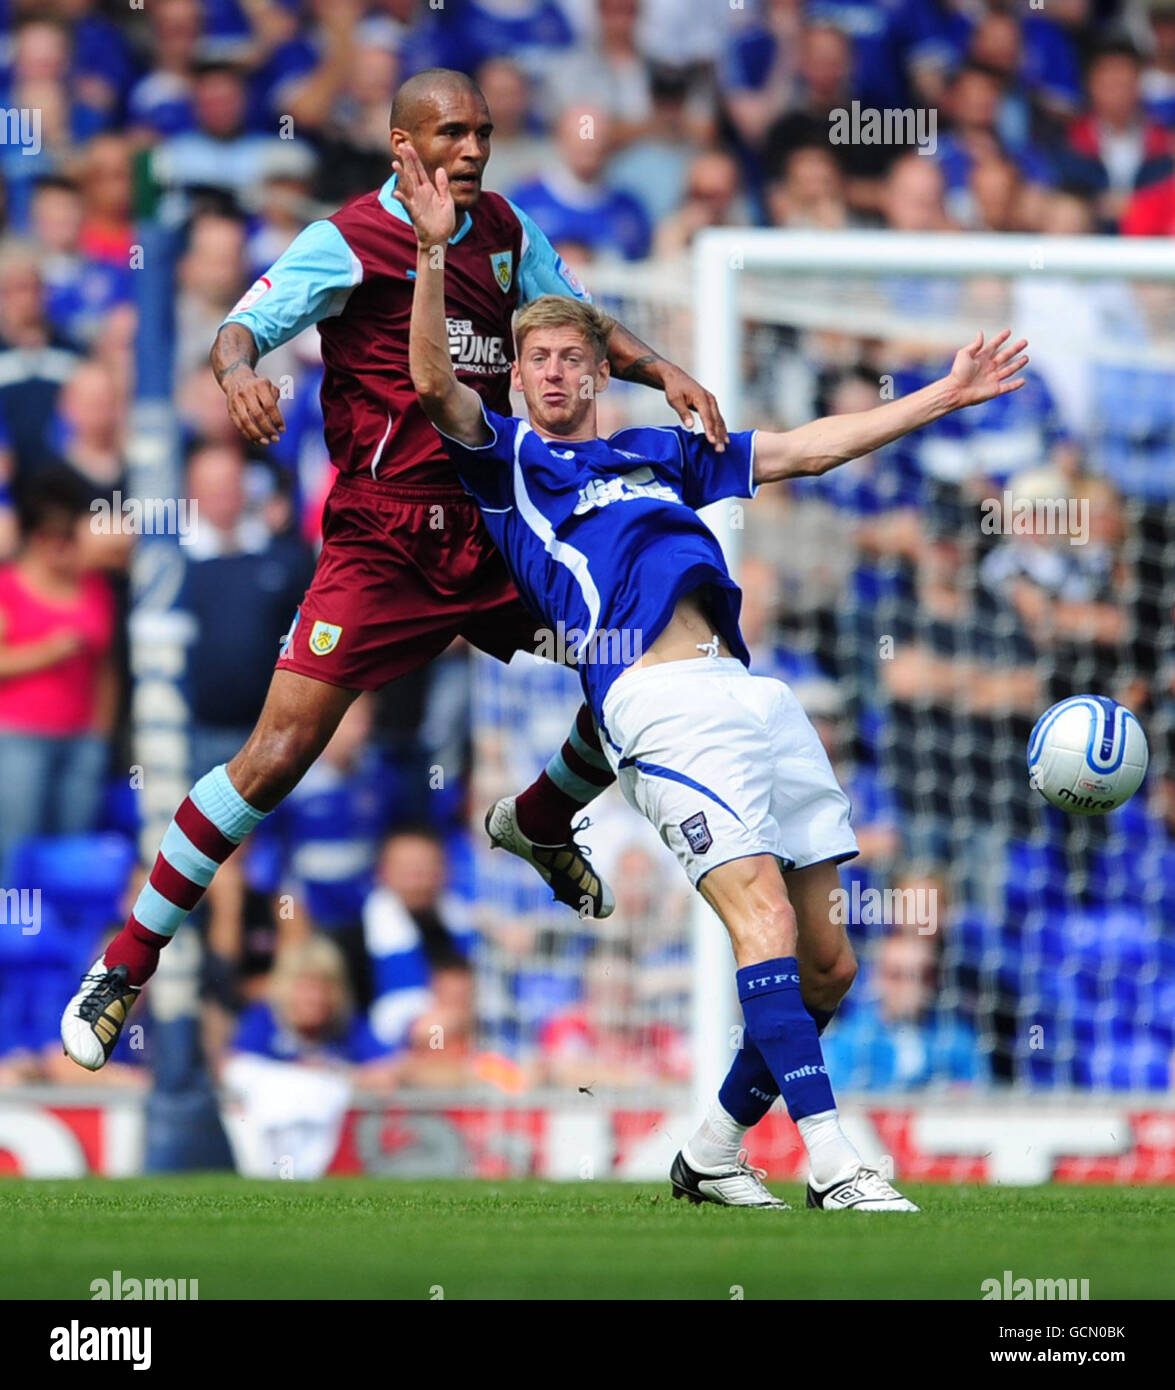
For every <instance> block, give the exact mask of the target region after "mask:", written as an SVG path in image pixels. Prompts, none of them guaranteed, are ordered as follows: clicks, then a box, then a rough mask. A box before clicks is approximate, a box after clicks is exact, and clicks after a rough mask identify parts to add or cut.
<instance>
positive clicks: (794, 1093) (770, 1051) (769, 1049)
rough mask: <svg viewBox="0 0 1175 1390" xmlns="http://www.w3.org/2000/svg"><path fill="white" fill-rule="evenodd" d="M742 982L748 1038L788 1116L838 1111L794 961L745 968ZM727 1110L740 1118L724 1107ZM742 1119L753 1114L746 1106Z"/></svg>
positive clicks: (780, 960) (740, 992) (797, 1117)
mask: <svg viewBox="0 0 1175 1390" xmlns="http://www.w3.org/2000/svg"><path fill="white" fill-rule="evenodd" d="M737 979H738V997H739V999H740V1000H741V1002H742V1006H743V1017H744V1019H745V1020H746V1025H747V1037H748V1038H749V1039H750V1040H751V1042H753V1043H754V1044H755V1047H756V1049H757V1051H758V1054H759V1056H760V1058H761V1059H762V1061H763V1062H764V1063H766V1065H767V1067H768V1068H769V1069H770V1072H771V1075H772V1077H773V1078H774V1081H775V1087H774V1089H775V1090H777V1091H779V1092H780V1093H781V1094H782V1095H783V1099H784V1103H785V1104H786V1105H787V1110H788V1114H789V1115H790V1116H791V1117H792V1119H793V1120H801V1119H803V1118H804V1117H805V1116H807V1115H818V1114H821V1113H823V1112H824V1111H827V1110H835V1109H836V1101H835V1100H834V1099H833V1095H832V1085H831V1083H830V1082H829V1080H828V1072H827V1069H826V1068H825V1066H824V1054H823V1052H822V1051H821V1048H820V1035H819V1033H818V1032H817V1028H816V1021H815V1019H814V1018H813V1017H812V1015H811V1014H810V1013H809V1012H808V1010H807V1009H806V1008H805V1007H804V1001H803V999H802V998H801V997H800V970H799V965H798V963H797V961H796V959H795V957H794V956H778V957H776V958H775V959H774V960H766V961H763V962H761V963H760V964H758V965H745V966H743V968H742V969H741V970H739V972H738V975H737ZM744 1051H745V1048H744ZM737 1065H738V1063H737V1059H736V1066H737ZM732 1070H733V1068H732ZM728 1080H729V1078H728ZM724 1089H725V1087H724ZM723 1105H724V1106H725V1108H726V1109H727V1110H728V1111H730V1113H731V1114H732V1115H734V1114H735V1112H734V1111H732V1110H730V1106H729V1105H727V1104H726V1102H725V1101H723ZM743 1113H744V1114H746V1113H749V1111H747V1109H746V1107H745V1105H744V1108H743ZM763 1113H766V1112H765V1111H764V1112H763ZM735 1118H739V1117H738V1116H737V1115H735ZM760 1118H761V1116H760Z"/></svg>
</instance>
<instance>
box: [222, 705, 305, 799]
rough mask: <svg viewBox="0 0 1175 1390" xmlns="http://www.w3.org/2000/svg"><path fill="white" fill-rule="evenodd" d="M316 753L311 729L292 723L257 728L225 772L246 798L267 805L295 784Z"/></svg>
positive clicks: (285, 793)
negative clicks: (276, 726)
mask: <svg viewBox="0 0 1175 1390" xmlns="http://www.w3.org/2000/svg"><path fill="white" fill-rule="evenodd" d="M317 756H318V748H317V740H316V739H315V738H314V736H313V731H311V730H308V729H305V728H299V727H298V726H296V725H288V726H284V727H279V728H268V729H258V730H256V731H255V732H254V734H253V736H252V737H251V738H250V739H249V741H248V743H246V744H245V746H244V748H242V749H241V751H240V753H238V754H237V757H236V758H235V759H234V760H233V762H232V763H231V764H230V765H229V775H230V777H232V780H233V784H234V785H235V786H236V787H237V788H238V789H239V790H240V792H241V795H242V796H243V797H244V798H245V800H246V801H248V802H250V803H251V804H253V805H256V806H261V807H267V806H268V805H269V804H272V803H276V802H277V801H280V800H281V798H282V797H284V796H286V795H287V794H288V793H289V792H291V791H292V790H293V789H294V787H295V786H297V784H298V782H299V781H300V780H301V778H302V775H303V773H305V771H306V769H307V768H308V767H309V766H310V764H311V763H312V762H313V761H314V759H315V758H316V757H317Z"/></svg>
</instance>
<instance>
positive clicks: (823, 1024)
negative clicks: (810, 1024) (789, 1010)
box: [804, 1004, 836, 1038]
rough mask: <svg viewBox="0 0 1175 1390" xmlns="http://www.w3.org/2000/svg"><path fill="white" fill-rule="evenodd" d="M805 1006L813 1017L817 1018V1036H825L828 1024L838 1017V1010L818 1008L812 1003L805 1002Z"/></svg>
mask: <svg viewBox="0 0 1175 1390" xmlns="http://www.w3.org/2000/svg"><path fill="white" fill-rule="evenodd" d="M804 1008H805V1009H807V1010H808V1012H809V1013H810V1014H811V1015H812V1017H813V1019H815V1021H816V1035H817V1037H821V1038H822V1037H823V1036H824V1030H825V1028H827V1027H828V1025H829V1024H830V1023H831V1022H832V1020H833V1019H834V1018H835V1017H836V1010H835V1009H817V1008H815V1007H814V1006H813V1005H811V1004H805V1005H804Z"/></svg>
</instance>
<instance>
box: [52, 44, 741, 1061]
mask: <svg viewBox="0 0 1175 1390" xmlns="http://www.w3.org/2000/svg"><path fill="white" fill-rule="evenodd" d="M491 131H492V125H491V121H490V113H489V111H488V109H487V107H486V102H485V98H484V97H483V96H482V94H481V92H480V90H479V89H478V87H477V86H476V84H475V83H474V82H473V81H472V80H471V79H470V78H468V77H466V76H465V75H464V74H462V73H459V72H453V71H450V70H448V69H433V70H430V71H427V72H423V73H419V74H417V75H416V76H415V77H413V78H411V79H409V81H407V82H405V83H404V84H403V86H402V87H401V88H400V89H399V91H398V92H397V94H396V98H395V102H394V104H393V106H392V112H391V146H392V152H393V154H398V153H399V152H400V151H401V150H402V149H404V148H405V147H406V146H409V145H410V146H411V147H412V148H413V149H415V150H416V151H417V153H418V155H419V158H420V159H421V160H422V161H423V163H424V165H425V167H426V168H428V169H429V170H430V172H431V171H433V170H441V171H443V172H444V174H445V175H446V176H447V178H448V180H449V187H450V189H451V196H452V200H453V202H454V205H455V207H456V209H457V215H458V221H457V224H456V225H455V227H454V229H453V233H452V238H451V240H450V244H449V246H448V248H447V251H448V257H449V267H450V270H449V298H448V303H447V305H446V311H447V315H448V324H447V334H448V343H449V349H450V351H451V352H452V355H453V360H454V363H455V364H456V368H457V371H458V372H459V373H460V375H461V378H462V380H464V381H465V382H468V383H469V385H470V386H471V387H472V388H473V389H474V390H475V391H476V392H477V393H478V395H479V397H484V399H485V401H486V403H487V404H488V405H489V406H490V407H492V408H494V409H496V410H508V409H509V384H510V363H511V359H512V357H513V337H512V333H511V320H512V316H513V314H514V311H515V309H516V308H518V306H519V305H521V304H525V303H527V302H528V301H530V300H532V299H535V298H537V297H538V296H539V295H543V294H551V293H553V294H560V295H566V296H568V297H570V298H572V299H576V300H582V301H586V300H587V299H588V297H589V296H588V294H587V291H586V290H585V289H584V288H583V286H582V285H580V283H579V281H578V280H577V279H576V277H575V276H574V275H573V274H572V273H571V271H570V270H568V268H567V267H566V266H565V265H564V264H563V261H562V260H561V259H560V257H559V256H558V255H556V253H555V251H554V250H553V248H552V247H551V245H550V243H549V242H548V241H547V239H546V237H545V236H544V235H543V233H542V232H541V231H540V230H539V228H538V227H537V226H536V225H535V224H534V222H532V221H531V219H530V218H529V217H527V216H526V215H525V214H524V213H522V212H521V211H520V210H519V209H517V208H515V207H514V206H513V205H512V204H511V203H510V202H508V201H507V200H506V199H505V198H503V197H501V196H500V195H499V194H497V193H490V192H485V191H483V189H482V176H483V173H484V170H485V166H486V161H487V160H488V158H489V153H490V134H491ZM395 186H396V178H395V176H394V175H393V176H392V177H391V178H390V179H389V180H388V182H387V183H385V184H384V185H383V187H381V188H379V189H376V190H374V191H373V192H370V193H367V194H364V195H363V196H361V197H359V198H357V199H355V200H354V201H353V202H350V203H348V204H347V205H346V206H345V207H343V208H342V209H341V210H340V211H339V212H337V213H335V214H334V216H333V217H329V218H326V219H325V220H323V221H320V222H314V223H311V224H310V226H308V227H307V228H306V229H305V230H304V231H303V232H302V233H301V234H300V235H299V236H298V237H296V238H295V240H294V241H293V243H292V244H291V246H290V247H289V249H288V250H287V251H286V252H285V254H284V255H282V256H281V257H279V259H278V260H277V261H276V262H275V264H274V265H273V266H272V268H271V269H270V270H269V271H268V272H267V273H266V274H265V275H263V276H262V277H261V278H260V279H259V280H258V281H257V282H256V283H255V284H254V285H253V286H252V288H251V289H250V290H249V291H248V293H247V294H246V295H245V296H244V298H243V299H242V300H241V301H240V303H239V304H237V306H236V307H235V308H234V310H233V311H232V313H231V314H229V316H228V318H227V319H226V320H225V322H224V323H223V324H222V325H221V328H220V331H219V333H218V334H217V338H216V342H215V344H214V346H213V348H212V364H213V367H214V368H215V371H216V377H217V380H218V381H219V382H220V385H221V388H222V389H223V391H224V393H225V395H226V396H227V398H228V411H229V415H230V416H231V418H232V420H233V422H234V424H235V425H236V426H237V428H238V429H239V430H240V432H241V433H242V434H243V435H244V436H245V438H246V439H248V440H250V441H252V442H253V443H255V444H272V443H274V442H275V441H276V439H277V437H278V435H279V433H280V432H281V430H282V429H283V428H284V426H283V422H282V417H281V412H280V409H279V407H278V393H277V389H276V387H275V386H274V384H273V383H272V382H271V381H268V380H266V379H265V378H264V377H261V376H258V375H257V373H256V372H255V371H254V367H255V366H256V364H257V361H258V359H259V358H260V357H262V356H264V355H265V353H267V352H269V351H271V350H272V349H273V348H275V347H276V346H278V345H279V344H280V343H284V342H286V341H287V340H288V339H290V338H292V337H294V336H295V335H296V334H297V333H300V332H301V331H302V330H303V329H304V328H306V327H308V326H309V325H310V324H317V325H318V331H319V335H320V337H321V339H322V358H323V365H324V368H325V375H324V379H323V386H322V408H323V417H324V433H325V436H326V444H327V448H328V450H329V453H330V458H331V461H332V462H333V463H334V465H335V467H336V468H337V469H338V476H337V477H336V479H335V482H334V485H333V487H332V489H331V493H330V496H329V497H328V499H327V503H326V510H325V513H324V516H323V547H322V553H321V555H320V557H319V560H318V566H317V569H316V571H315V574H314V579H313V581H312V583H311V585H310V588H309V589H308V591H307V593H306V595H305V598H304V599H303V601H302V604H301V606H300V607H299V609H298V611H297V612H296V613H295V614H294V615H293V622H292V624H291V626H290V629H289V631H288V632H287V633H286V635H285V638H284V639H283V641H282V645H281V648H280V652H279V656H278V660H277V669H276V671H275V673H274V677H273V681H272V684H271V686H270V689H269V694H268V697H267V699H266V702H265V707H264V709H263V710H262V712H261V715H260V718H259V720H258V723H257V726H256V728H255V729H254V730H253V732H252V734H251V735H250V736H249V738H248V740H247V741H246V743H245V745H244V747H243V748H242V749H241V751H240V752H239V753H238V754H237V755H236V757H234V758H233V759H232V761H231V762H229V763H228V764H227V765H224V766H221V767H217V768H214V769H213V770H212V771H211V772H210V773H208V774H207V775H206V776H204V777H202V778H201V779H200V781H198V782H197V783H196V785H195V786H194V787H193V788H192V790H191V792H190V793H189V795H188V797H187V798H186V799H185V800H184V802H183V804H182V805H181V806H180V808H179V810H178V811H177V812H176V816H175V819H174V821H173V822H172V824H171V826H170V828H169V829H168V831H167V833H166V835H165V836H164V838H163V843H162V846H161V848H160V851H159V855H158V857H157V859H156V861H155V864H154V867H153V869H152V871H151V875H150V879H149V882H148V883H147V884H146V885H145V886H144V888H143V890H142V892H141V893H140V894H139V897H138V899H137V901H136V902H135V905H134V908H133V911H132V913H131V916H130V918H129V920H128V921H127V923H126V926H125V927H124V928H123V930H122V931H121V932H120V933H119V934H118V935H117V936H116V937H115V938H114V939H113V941H112V942H111V943H110V945H109V946H108V947H107V948H106V951H105V952H104V954H103V956H102V957H101V958H100V959H99V960H98V961H96V962H95V964H94V965H93V967H92V968H91V970H90V972H89V973H88V974H87V975H86V977H85V978H84V979H83V981H82V987H81V989H80V990H79V992H78V993H77V994H76V995H75V996H74V998H73V999H72V1000H71V1001H70V1003H69V1005H68V1006H67V1008H66V1010H65V1013H64V1015H63V1017H62V1022H61V1032H62V1041H63V1043H64V1045H65V1049H66V1052H67V1053H68V1054H69V1056H71V1057H72V1058H73V1059H74V1061H76V1062H78V1063H80V1065H82V1066H84V1067H88V1068H90V1069H91V1070H97V1069H98V1068H99V1067H101V1066H102V1065H103V1064H104V1062H105V1061H106V1059H107V1057H109V1055H110V1052H111V1049H112V1048H113V1047H114V1044H115V1042H116V1041H117V1038H118V1035H119V1032H120V1030H121V1028H122V1026H123V1024H124V1022H125V1020H126V1017H127V1012H128V1010H129V1009H130V1007H131V1005H132V1004H133V1003H134V1000H135V998H136V996H137V993H138V991H139V989H140V988H141V986H142V985H143V984H144V983H145V981H146V980H147V979H148V978H149V977H150V975H151V974H152V972H153V971H154V969H155V967H156V965H157V963H158V959H159V951H160V949H161V948H162V947H163V946H165V945H166V944H167V942H168V941H169V940H170V939H171V937H172V936H173V935H174V933H175V931H176V929H177V928H178V927H179V925H180V923H181V922H182V921H183V920H184V918H185V917H186V915H187V914H188V912H190V911H191V909H192V908H193V907H194V906H195V905H196V903H197V902H198V901H199V899H200V897H201V896H202V894H203V892H204V890H205V888H206V887H207V886H208V884H209V882H210V881H211V879H212V876H213V874H214V873H215V872H216V868H217V866H218V865H219V864H220V863H222V862H223V861H224V859H225V858H226V857H227V856H228V855H229V854H231V853H232V851H233V850H234V849H235V848H236V847H237V845H238V844H240V842H241V840H242V839H243V838H244V837H245V836H246V835H247V834H248V833H249V831H251V830H252V829H253V828H254V827H255V826H256V825H257V824H258V823H259V822H260V821H261V820H262V819H263V818H264V817H265V816H266V815H267V814H268V813H269V812H270V811H272V810H273V809H274V807H275V806H277V804H278V803H279V802H280V801H281V800H282V798H283V797H284V796H286V794H287V793H288V792H289V791H290V790H291V788H292V787H294V785H295V784H296V783H297V782H298V781H299V779H300V778H301V777H302V775H303V773H305V772H306V770H307V768H309V766H310V765H311V763H313V762H314V760H315V759H316V758H317V757H318V755H319V754H320V753H321V752H322V750H323V748H324V747H325V746H326V744H327V742H328V740H329V739H330V737H331V735H332V734H333V732H334V730H335V729H336V727H337V726H338V723H339V720H340V719H341V718H342V716H343V713H344V711H345V710H346V709H347V708H348V706H349V705H350V704H351V702H352V701H353V700H354V699H355V698H356V696H357V695H358V694H359V693H360V692H361V691H364V690H377V689H379V688H380V687H381V686H383V685H386V684H387V683H388V682H389V681H392V680H395V679H396V677H397V676H401V675H404V674H405V673H406V672H409V671H412V670H414V669H415V668H417V667H419V666H421V665H423V664H424V663H426V662H428V661H431V660H432V658H433V657H435V656H438V655H439V654H440V653H441V652H443V651H444V650H445V648H446V647H447V646H448V645H449V643H450V642H452V641H453V639H454V638H455V637H458V636H461V637H465V638H467V639H468V640H469V641H470V642H471V643H473V645H474V646H475V647H478V648H480V649H481V650H483V651H486V652H490V653H491V654H492V655H494V656H497V657H499V658H501V659H502V660H504V661H509V659H510V657H511V656H512V655H513V653H514V652H515V651H516V650H524V651H533V650H534V649H535V648H536V646H537V645H539V644H540V643H541V641H542V634H541V633H540V632H539V630H538V623H537V621H536V619H535V617H534V615H533V614H532V613H530V612H528V611H527V609H526V608H525V607H524V606H523V604H522V602H521V601H520V600H519V597H518V594H517V591H516V590H515V588H514V585H513V583H512V582H511V579H510V576H509V573H508V572H507V570H506V567H505V565H504V564H503V562H502V559H501V556H500V555H499V554H498V552H497V551H496V549H495V548H494V544H493V541H492V540H491V538H490V535H489V532H488V531H487V529H486V527H485V525H484V524H483V522H482V519H481V516H480V515H479V512H478V509H477V507H476V505H475V504H474V502H473V500H472V499H471V498H470V497H469V495H468V494H467V493H466V492H465V491H464V489H463V488H462V486H461V483H460V482H459V480H458V478H457V475H456V473H455V472H454V470H453V466H452V464H451V462H450V461H449V458H448V456H447V454H446V452H445V449H444V447H443V445H442V443H441V441H440V439H439V437H438V436H437V433H436V431H435V430H434V429H433V427H432V425H431V423H430V422H429V420H428V417H427V416H426V415H425V413H424V411H423V410H422V408H421V406H420V403H419V401H418V400H417V397H416V393H415V392H414V391H413V389H412V382H411V379H410V377H409V374H408V323H409V319H410V316H411V309H412V287H413V280H414V277H415V275H416V237H415V234H414V233H413V230H412V226H411V222H410V220H409V218H408V216H407V214H406V213H405V211H404V209H403V208H402V207H401V206H400V204H399V203H398V202H397V200H396V198H395V196H394V194H395ZM608 359H609V363H610V365H611V369H612V370H613V371H615V372H616V373H617V375H619V376H622V377H624V378H626V379H627V380H630V381H638V382H643V383H646V384H648V385H650V386H655V387H659V388H660V389H662V390H663V391H664V392H665V395H666V398H667V399H668V401H669V403H670V405H672V406H673V408H674V409H675V410H676V411H677V413H678V414H679V415H680V416H681V418H682V419H683V420H685V421H686V422H687V423H689V422H691V421H692V419H693V415H694V413H695V412H696V414H697V415H698V416H699V417H700V419H701V421H702V423H703V425H704V427H705V428H706V430H707V433H708V435H709V437H710V438H711V439H713V440H714V442H715V444H716V445H719V446H720V445H722V444H723V443H724V441H725V437H726V435H725V427H724V425H723V423H722V418H721V415H720V414H719V412H718V408H717V405H716V404H715V402H714V398H713V397H712V396H711V395H710V394H709V393H708V392H706V391H704V390H703V389H702V388H701V387H700V386H699V385H698V384H697V382H695V381H693V380H692V379H691V378H690V377H689V376H688V375H687V374H686V373H685V372H684V371H682V369H681V368H680V367H676V366H674V365H673V364H672V363H670V362H667V361H666V360H665V359H664V358H662V357H660V356H658V355H657V354H656V353H655V352H653V351H652V350H651V349H649V348H648V347H646V346H645V345H644V344H643V343H641V342H640V340H639V339H637V338H635V337H634V336H633V335H632V334H631V333H629V332H628V331H627V330H626V329H624V328H622V327H620V326H619V325H617V326H616V327H615V328H614V329H613V331H612V334H611V336H610V338H609V342H608ZM225 679H226V680H231V679H232V674H231V672H226V673H225ZM612 780H613V774H612V771H611V769H610V768H609V766H608V763H607V761H606V759H605V757H604V755H603V753H602V752H601V750H600V743H599V736H598V734H597V732H596V729H595V726H594V724H593V721H592V718H591V713H590V711H589V710H588V709H587V708H586V706H585V707H584V708H582V709H581V710H580V712H579V715H578V716H577V718H576V721H575V724H574V726H573V727H572V730H571V733H570V736H569V738H568V740H567V742H566V743H565V744H564V745H563V748H562V749H561V750H560V752H559V753H557V754H556V755H555V756H554V757H553V758H552V759H551V761H550V763H548V765H547V768H546V770H545V771H544V772H543V773H542V774H540V776H539V778H538V780H537V781H536V782H535V783H534V785H532V786H531V787H529V788H527V789H526V790H525V791H524V792H522V793H521V794H520V795H519V796H518V797H517V798H515V797H506V798H503V799H502V800H500V801H498V802H497V803H495V805H494V806H493V807H492V808H491V810H490V812H489V815H488V816H487V818H486V824H487V829H488V830H489V833H490V837H491V839H492V841H493V842H494V844H495V845H500V846H502V847H504V848H506V849H508V850H510V851H512V852H513V853H515V854H518V855H520V856H521V857H522V858H524V859H526V860H527V861H528V862H530V863H531V864H532V865H533V866H534V867H535V868H536V869H537V870H538V872H539V873H540V874H541V875H542V876H543V878H544V879H546V881H547V882H548V883H549V884H550V886H551V889H552V891H553V892H554V895H555V897H556V898H558V899H559V901H561V902H564V903H567V904H569V905H570V906H573V907H575V908H576V909H577V910H579V911H581V912H586V913H589V914H591V915H593V916H597V917H606V916H607V915H608V914H609V913H610V912H611V911H612V907H613V900H612V895H611V893H610V892H609V890H608V888H607V886H606V884H604V883H603V882H602V881H601V880H600V878H599V877H598V876H597V875H596V874H595V873H593V871H592V869H591V866H590V864H589V863H588V862H587V859H586V855H585V854H584V853H583V852H582V850H581V848H580V846H579V845H578V844H577V843H576V842H575V839H574V835H573V831H572V827H571V820H572V818H573V816H574V815H575V814H576V813H577V812H578V811H579V809H580V808H581V807H582V806H584V805H585V804H586V803H587V802H589V801H590V800H591V799H592V798H593V797H595V796H596V795H598V794H599V792H600V791H602V790H603V789H604V787H606V786H608V785H609V784H610V783H611V782H612Z"/></svg>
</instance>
